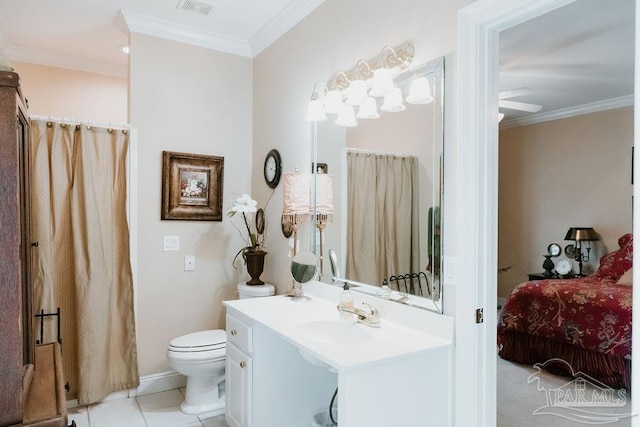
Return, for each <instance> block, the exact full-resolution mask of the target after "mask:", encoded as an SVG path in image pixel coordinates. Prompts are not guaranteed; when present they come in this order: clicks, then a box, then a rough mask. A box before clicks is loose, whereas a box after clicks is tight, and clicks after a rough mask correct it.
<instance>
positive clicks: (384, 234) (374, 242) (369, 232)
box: [346, 152, 420, 285]
mask: <svg viewBox="0 0 640 427" xmlns="http://www.w3.org/2000/svg"><path fill="white" fill-rule="evenodd" d="M347 170H348V178H347V194H348V198H347V200H348V201H347V211H348V213H347V262H346V277H348V278H349V279H351V280H355V281H358V282H363V283H370V284H377V285H380V284H382V280H383V279H384V278H385V277H387V278H388V277H389V276H392V275H401V274H407V273H416V272H419V271H420V241H419V224H418V215H419V207H418V159H417V158H416V157H412V156H396V155H392V154H377V153H367V152H347Z"/></svg>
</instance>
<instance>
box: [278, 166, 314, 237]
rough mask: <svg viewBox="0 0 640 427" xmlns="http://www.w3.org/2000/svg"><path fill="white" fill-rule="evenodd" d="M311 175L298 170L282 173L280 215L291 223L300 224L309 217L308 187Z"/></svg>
mask: <svg viewBox="0 0 640 427" xmlns="http://www.w3.org/2000/svg"><path fill="white" fill-rule="evenodd" d="M310 188H311V175H309V174H305V173H300V172H285V173H283V174H282V217H283V219H285V220H287V221H288V222H289V223H291V224H302V223H306V222H309V221H310V219H311V201H310V197H309V189H310Z"/></svg>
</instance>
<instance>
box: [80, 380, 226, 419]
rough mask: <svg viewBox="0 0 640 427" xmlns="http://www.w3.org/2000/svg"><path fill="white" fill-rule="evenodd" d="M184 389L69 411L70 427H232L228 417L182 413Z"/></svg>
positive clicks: (110, 401)
mask: <svg viewBox="0 0 640 427" xmlns="http://www.w3.org/2000/svg"><path fill="white" fill-rule="evenodd" d="M183 400H184V389H180V390H169V391H163V392H160V393H154V394H148V395H145V396H138V397H135V398H124V399H117V400H109V401H106V402H102V403H98V404H95V405H89V406H81V407H78V408H73V409H69V411H68V412H69V424H71V421H72V420H74V421H75V422H76V425H77V426H78V427H124V426H126V427H180V426H189V427H192V426H198V427H202V426H204V427H228V426H227V423H226V422H225V420H224V415H216V416H214V414H202V415H198V416H196V415H187V414H183V413H182V412H180V403H182V401H183Z"/></svg>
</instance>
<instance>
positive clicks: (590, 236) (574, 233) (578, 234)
mask: <svg viewBox="0 0 640 427" xmlns="http://www.w3.org/2000/svg"><path fill="white" fill-rule="evenodd" d="M564 240H576V241H586V240H600V238H599V237H598V234H596V232H595V231H594V230H593V227H571V228H570V229H569V231H567V234H566V236H564Z"/></svg>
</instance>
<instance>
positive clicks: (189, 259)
mask: <svg viewBox="0 0 640 427" xmlns="http://www.w3.org/2000/svg"><path fill="white" fill-rule="evenodd" d="M195 269H196V257H195V255H185V256H184V271H193V270H195Z"/></svg>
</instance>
